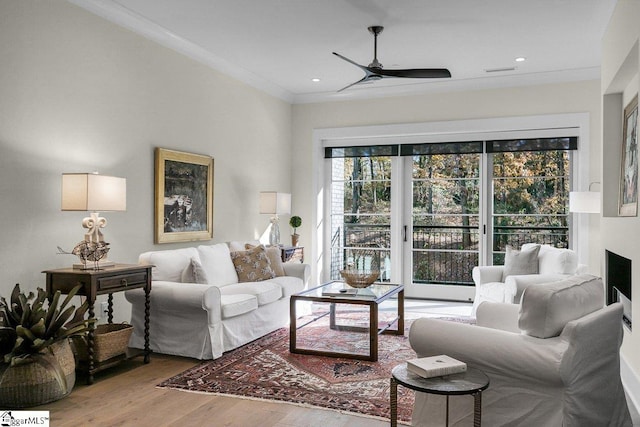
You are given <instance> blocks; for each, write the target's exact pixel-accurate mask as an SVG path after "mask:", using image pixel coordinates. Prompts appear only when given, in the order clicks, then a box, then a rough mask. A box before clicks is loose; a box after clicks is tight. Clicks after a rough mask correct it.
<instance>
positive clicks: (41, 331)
mask: <svg viewBox="0 0 640 427" xmlns="http://www.w3.org/2000/svg"><path fill="white" fill-rule="evenodd" d="M30 329H31V332H33V335H34V336H36V337H38V338H44V336H45V333H46V332H47V328H46V327H45V324H44V318H40V320H39V321H38V323H36V324H35V325H33V326H32V327H31V328H30Z"/></svg>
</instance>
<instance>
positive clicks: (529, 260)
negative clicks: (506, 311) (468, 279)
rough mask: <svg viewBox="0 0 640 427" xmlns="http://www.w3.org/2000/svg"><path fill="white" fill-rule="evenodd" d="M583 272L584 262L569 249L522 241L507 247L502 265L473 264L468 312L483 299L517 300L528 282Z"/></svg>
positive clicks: (555, 278) (476, 307)
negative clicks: (472, 293)
mask: <svg viewBox="0 0 640 427" xmlns="http://www.w3.org/2000/svg"><path fill="white" fill-rule="evenodd" d="M586 272H587V266H586V265H584V264H579V263H578V256H577V255H576V253H575V252H574V251H572V250H571V249H560V248H554V247H552V246H549V245H538V244H534V243H525V244H524V245H522V248H521V249H520V251H515V250H512V249H511V248H509V247H507V253H506V256H505V264H504V265H490V266H479V267H474V268H473V272H472V276H473V281H474V283H475V286H476V292H475V298H474V300H473V308H472V312H471V314H472V315H475V313H476V310H477V309H478V306H479V305H480V303H482V302H484V301H489V302H503V303H512V304H517V303H519V302H520V298H521V297H522V292H523V291H524V290H525V289H526V288H527V286H529V285H532V284H535V283H549V282H553V281H557V280H561V279H564V278H566V277H569V276H572V275H575V274H584V273H586Z"/></svg>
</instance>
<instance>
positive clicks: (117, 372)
mask: <svg viewBox="0 0 640 427" xmlns="http://www.w3.org/2000/svg"><path fill="white" fill-rule="evenodd" d="M197 363H198V361H196V360H193V359H186V358H181V357H173V356H165V355H159V354H154V355H153V357H152V358H151V363H149V364H147V365H145V364H144V363H142V359H141V358H140V359H134V360H131V361H128V362H126V363H123V364H121V365H119V366H117V367H114V368H111V369H109V370H106V371H103V372H99V373H98V374H96V376H95V382H94V384H92V385H90V386H87V385H86V384H85V379H84V378H82V377H79V378H78V380H77V382H76V386H75V387H74V389H73V392H72V393H71V394H70V395H69V396H68V397H66V398H64V399H62V400H59V401H57V402H53V403H50V404H48V405H43V406H40V407H37V408H31V409H33V410H48V411H50V417H51V422H50V424H51V426H55V427H71V426H89V425H90V426H109V427H111V426H136V427H145V426H154V427H160V426H185V427H190V426H216V427H217V426H234V427H236V426H247V427H249V426H251V427H253V426H261V427H267V426H281V427H293V426H295V427H302V426H308V427H312V426H323V427H328V426H331V427H341V426H344V427H346V426H349V427H360V426H362V427H365V426H367V427H369V426H371V427H376V426H387V425H388V421H387V422H384V421H379V420H376V419H371V418H366V417H360V416H354V415H346V414H341V413H338V412H335V411H330V410H323V409H314V408H303V407H300V406H295V405H291V404H286V403H273V402H262V401H255V400H248V399H238V398H232V397H224V396H211V395H205V394H197V393H187V392H183V391H176V390H165V389H159V388H156V385H157V384H159V383H160V382H161V381H162V380H164V379H167V378H170V377H172V376H173V375H176V374H179V373H180V372H182V371H184V370H186V369H188V368H190V367H192V366H194V365H196V364H197Z"/></svg>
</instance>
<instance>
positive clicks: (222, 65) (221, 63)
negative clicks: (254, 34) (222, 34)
mask: <svg viewBox="0 0 640 427" xmlns="http://www.w3.org/2000/svg"><path fill="white" fill-rule="evenodd" d="M67 1H68V2H69V3H72V4H74V5H76V6H78V7H81V8H82V9H85V10H87V11H89V12H91V13H93V14H95V15H98V16H100V17H101V18H104V19H106V20H108V21H110V22H112V23H114V24H116V25H119V26H121V27H124V28H126V29H128V30H131V31H133V32H135V33H136V34H140V35H141V36H143V37H145V38H147V39H149V40H152V41H154V42H156V43H158V44H160V45H162V46H165V47H168V48H169V49H172V50H174V51H176V52H178V53H180V54H182V55H185V56H187V57H189V58H191V59H193V60H195V61H198V62H200V63H202V64H205V65H207V66H209V67H211V68H213V69H214V70H217V71H219V72H221V73H224V74H227V75H229V76H231V77H233V78H235V79H237V80H239V81H241V82H243V83H246V84H248V85H249V86H252V87H253V88H255V89H258V90H260V91H263V92H266V93H268V94H269V95H272V96H274V97H276V98H279V99H281V100H283V101H286V102H289V103H292V102H293V94H292V93H291V92H289V91H287V90H286V89H283V88H282V87H280V86H278V85H275V84H273V83H271V82H269V81H267V80H265V79H263V78H262V77H260V76H257V75H256V74H254V73H252V72H250V71H248V70H246V69H244V68H242V67H238V66H236V65H233V64H231V63H229V62H228V61H225V60H224V59H222V58H220V57H218V56H216V55H213V54H212V53H211V52H209V51H207V50H205V49H203V48H202V47H200V46H199V45H197V44H195V43H193V42H191V41H189V40H187V39H184V38H182V37H180V36H178V35H176V34H174V33H172V32H171V31H169V30H167V29H166V28H164V27H162V26H161V25H158V24H156V23H155V22H153V21H150V20H148V19H147V18H144V17H142V16H140V15H139V14H137V13H135V12H133V11H132V10H130V9H128V8H126V7H124V6H122V5H120V4H118V3H116V2H113V1H106V0H67Z"/></svg>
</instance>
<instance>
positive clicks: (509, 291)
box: [504, 274, 569, 304]
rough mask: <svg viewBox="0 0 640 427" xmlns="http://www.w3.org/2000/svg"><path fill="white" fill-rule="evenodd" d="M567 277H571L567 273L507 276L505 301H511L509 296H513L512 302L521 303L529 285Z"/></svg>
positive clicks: (551, 281)
mask: <svg viewBox="0 0 640 427" xmlns="http://www.w3.org/2000/svg"><path fill="white" fill-rule="evenodd" d="M567 277H569V275H567V274H520V275H513V276H507V278H506V279H505V281H504V284H505V301H509V298H511V302H513V303H514V304H519V303H520V299H521V298H522V292H524V290H525V289H526V288H527V287H529V286H531V285H538V284H541V283H553V282H557V281H559V280H563V279H566V278H567Z"/></svg>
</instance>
